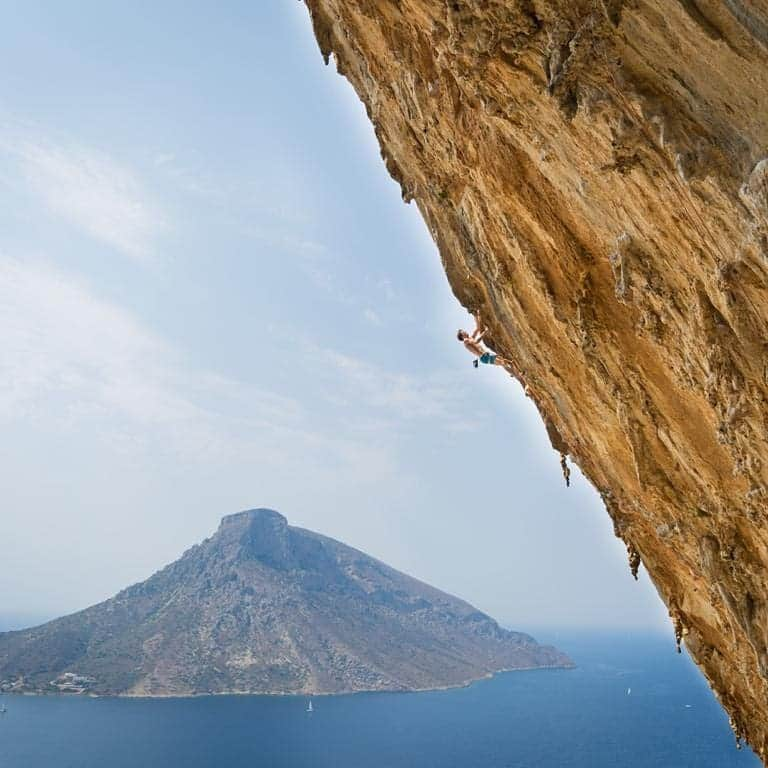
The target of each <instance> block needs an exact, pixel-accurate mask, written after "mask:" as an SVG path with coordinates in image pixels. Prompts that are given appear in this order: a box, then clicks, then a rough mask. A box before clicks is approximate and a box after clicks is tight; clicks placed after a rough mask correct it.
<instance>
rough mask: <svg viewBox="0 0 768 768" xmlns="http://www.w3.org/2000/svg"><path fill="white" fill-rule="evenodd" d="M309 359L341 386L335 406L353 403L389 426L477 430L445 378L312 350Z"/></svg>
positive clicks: (331, 352) (334, 391) (443, 375)
mask: <svg viewBox="0 0 768 768" xmlns="http://www.w3.org/2000/svg"><path fill="white" fill-rule="evenodd" d="M309 356H310V358H314V360H315V361H316V362H317V363H318V364H319V367H320V370H325V369H330V370H331V372H332V375H333V376H334V378H337V379H338V382H339V383H340V384H341V386H338V385H337V387H336V388H335V389H334V390H332V392H333V394H332V395H331V397H333V398H334V399H335V400H336V401H337V402H339V403H341V402H343V401H346V402H352V401H354V402H356V403H358V404H364V405H365V406H367V407H368V408H370V409H372V411H373V413H374V414H376V413H378V414H380V415H381V416H383V417H385V418H387V419H388V420H389V421H390V422H400V423H402V424H405V423H408V422H414V421H419V420H425V419H432V420H435V421H438V422H439V423H440V424H441V425H442V427H443V428H444V429H446V430H448V431H451V432H466V431H472V430H474V429H476V427H477V424H476V420H475V419H474V418H472V417H470V416H468V415H467V414H466V413H465V411H464V409H463V408H462V405H461V403H462V402H464V398H463V397H462V395H461V393H460V392H458V391H457V390H456V388H455V386H449V385H448V384H446V381H447V380H450V379H449V378H448V374H446V373H444V372H440V371H426V372H425V373H424V374H423V375H413V374H408V373H398V372H395V373H393V372H390V371H387V370H385V369H383V368H381V367H379V366H376V365H373V364H372V363H369V362H367V361H365V360H361V359H359V358H356V357H353V356H350V355H346V354H343V353H341V352H337V351H336V350H332V349H321V348H314V349H312V350H311V351H310V353H309Z"/></svg>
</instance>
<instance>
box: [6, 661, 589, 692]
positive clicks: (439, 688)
mask: <svg viewBox="0 0 768 768" xmlns="http://www.w3.org/2000/svg"><path fill="white" fill-rule="evenodd" d="M545 669H576V664H573V663H571V664H539V665H533V666H528V667H508V668H502V669H497V670H496V671H494V672H488V673H486V674H485V675H481V676H480V677H473V678H470V679H469V680H465V681H463V682H460V683H453V684H449V685H435V686H428V687H425V688H356V689H352V690H344V691H320V692H318V691H205V692H201V693H87V692H83V693H72V692H67V691H2V692H0V694H1V695H4V696H40V697H45V696H53V697H67V698H69V697H72V698H75V697H77V698H84V699H141V700H168V699H198V698H204V697H213V696H269V697H281V698H282V697H288V696H295V697H297V698H300V697H301V698H306V697H307V696H312V697H316V698H319V697H321V696H353V695H355V694H362V693H429V692H435V691H451V690H457V689H460V688H469V687H470V686H471V685H474V684H475V683H480V682H482V681H484V680H491V679H492V678H494V677H496V676H498V675H503V674H506V673H508V672H534V671H537V670H545Z"/></svg>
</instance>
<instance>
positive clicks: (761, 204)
mask: <svg viewBox="0 0 768 768" xmlns="http://www.w3.org/2000/svg"><path fill="white" fill-rule="evenodd" d="M305 1H306V3H307V5H308V7H309V9H310V13H311V16H312V21H313V25H314V29H315V33H316V36H317V40H318V42H319V44H320V48H321V50H322V52H323V55H324V56H325V58H326V59H328V57H329V55H330V54H333V56H334V58H335V60H336V62H337V66H338V68H339V71H340V72H341V73H342V74H343V75H344V76H346V77H347V78H348V79H349V80H350V82H351V83H352V85H353V86H354V88H355V90H356V91H357V93H358V94H359V96H360V98H361V99H362V100H363V102H364V103H365V105H366V108H367V111H368V115H369V116H370V119H371V121H372V122H373V124H374V126H375V129H376V135H377V137H378V139H379V142H380V144H381V148H382V155H383V157H384V160H385V162H386V165H387V168H388V170H389V172H390V173H391V174H392V176H393V177H394V178H395V179H396V180H397V181H398V182H399V183H400V184H401V186H402V190H403V197H404V199H406V200H411V199H413V200H415V201H416V203H417V205H418V206H419V209H420V210H421V212H422V214H423V216H424V219H425V221H426V223H427V225H428V227H429V229H430V231H431V232H432V235H433V237H434V239H435V241H436V242H437V244H438V246H439V248H440V253H441V255H442V260H443V264H444V266H445V270H446V272H447V275H448V278H449V280H450V283H451V285H452V287H453V290H454V292H455V294H456V296H457V298H458V299H459V300H460V301H461V303H462V304H464V305H465V306H466V307H468V308H471V309H479V310H480V311H481V312H482V314H483V317H484V318H485V319H486V320H487V321H488V323H489V325H490V327H491V333H490V334H489V336H488V339H489V342H490V344H491V346H492V347H493V348H494V349H495V350H497V351H498V352H499V353H500V354H502V355H504V356H505V357H508V358H510V359H511V360H512V361H514V362H513V365H512V366H511V368H512V369H513V370H512V371H511V372H512V373H513V375H514V376H515V377H516V378H518V379H519V380H520V381H521V382H522V383H524V384H525V385H526V386H527V388H528V390H529V392H530V396H531V397H532V398H533V399H534V400H535V402H536V404H537V406H538V408H539V411H540V412H541V414H542V417H543V418H544V421H545V423H546V425H547V429H548V432H549V434H550V437H551V438H552V440H553V444H554V445H555V447H556V448H557V449H558V450H561V451H563V452H566V453H568V454H569V455H570V457H571V458H572V459H573V460H574V461H575V462H576V463H577V464H578V465H579V466H580V467H581V469H582V471H583V472H584V473H585V474H586V475H587V477H589V478H590V479H591V481H592V482H593V483H594V485H595V486H596V487H597V489H598V490H599V491H600V493H601V494H602V496H603V498H604V500H605V503H606V507H607V509H608V512H609V514H610V515H611V517H612V519H613V523H614V526H615V530H616V533H617V535H619V536H621V537H622V538H623V539H624V541H625V542H626V544H627V547H628V550H629V552H630V557H631V558H632V559H634V560H636V559H637V557H638V556H639V557H640V558H641V559H642V562H643V564H644V565H645V567H646V568H647V569H648V572H649V573H650V575H651V578H652V579H653V581H654V583H655V584H656V587H657V589H658V591H659V594H660V595H661V597H662V599H663V600H664V601H665V603H666V604H667V606H668V607H669V609H670V615H671V616H672V619H673V622H674V625H675V628H676V632H677V634H678V635H679V636H680V637H681V638H682V639H683V640H684V641H685V643H686V645H687V647H688V648H689V650H690V651H691V654H692V655H693V657H694V658H695V659H696V661H697V662H698V664H699V665H700V666H701V668H702V669H703V671H704V673H705V674H706V676H707V678H708V679H709V682H710V684H711V686H712V688H713V689H714V691H715V693H716V694H717V696H718V697H719V698H720V700H721V702H722V703H723V705H724V706H725V708H726V709H727V710H728V712H729V713H730V714H731V716H732V719H733V726H734V730H735V732H736V734H737V736H745V737H747V738H748V740H749V742H750V743H751V744H752V746H753V747H754V748H755V749H756V751H757V752H758V753H759V754H760V755H761V757H762V758H763V761H764V762H765V761H766V758H767V757H768V602H767V600H766V595H768V570H767V569H766V565H767V564H768V527H767V526H766V479H767V478H768V440H767V439H766V435H767V428H768V418H767V416H768V409H767V408H766V397H767V396H768V332H767V331H768V322H767V320H768V301H766V270H767V268H768V159H767V158H768V4H767V3H766V2H765V0H726V1H725V2H721V1H720V0H678V1H677V2H673V1H672V0H665V1H663V0H655V1H653V0H647V1H643V0H627V1H626V2H623V1H622V0H590V1H589V2H587V1H586V0H567V1H566V0H516V1H513V0H473V1H472V2H468V1H466V0H455V1H453V0H448V1H446V0H305Z"/></svg>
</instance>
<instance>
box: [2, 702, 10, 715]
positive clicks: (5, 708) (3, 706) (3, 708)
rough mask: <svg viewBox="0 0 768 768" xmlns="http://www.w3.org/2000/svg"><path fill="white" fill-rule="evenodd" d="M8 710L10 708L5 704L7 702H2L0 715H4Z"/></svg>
mask: <svg viewBox="0 0 768 768" xmlns="http://www.w3.org/2000/svg"><path fill="white" fill-rule="evenodd" d="M7 711H8V708H7V707H6V706H5V702H0V715H4V714H5V713H6V712H7Z"/></svg>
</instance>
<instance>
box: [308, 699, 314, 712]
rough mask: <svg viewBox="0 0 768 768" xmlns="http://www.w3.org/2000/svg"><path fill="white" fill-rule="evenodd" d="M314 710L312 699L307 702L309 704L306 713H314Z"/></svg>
mask: <svg viewBox="0 0 768 768" xmlns="http://www.w3.org/2000/svg"><path fill="white" fill-rule="evenodd" d="M314 711H315V710H314V709H313V708H312V699H310V700H309V704H307V712H314Z"/></svg>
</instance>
